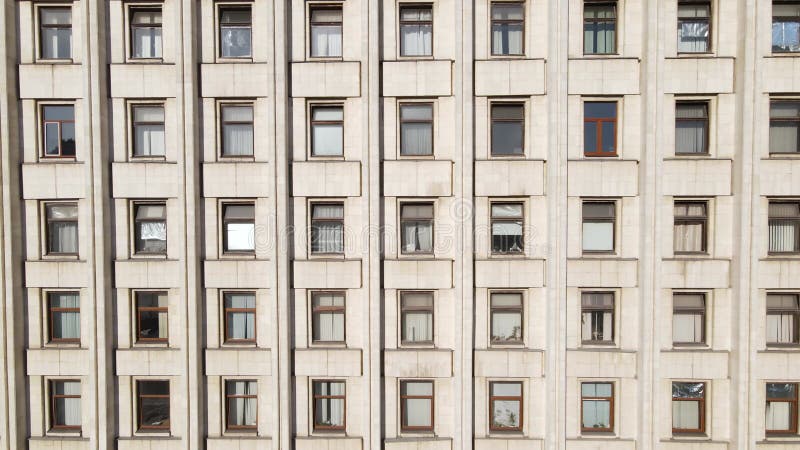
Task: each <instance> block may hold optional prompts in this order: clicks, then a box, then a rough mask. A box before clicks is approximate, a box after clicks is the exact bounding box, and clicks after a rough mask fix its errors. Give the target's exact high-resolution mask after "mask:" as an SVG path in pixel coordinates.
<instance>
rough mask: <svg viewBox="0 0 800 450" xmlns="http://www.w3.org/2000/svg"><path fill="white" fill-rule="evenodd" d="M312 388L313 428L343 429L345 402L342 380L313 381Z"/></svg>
mask: <svg viewBox="0 0 800 450" xmlns="http://www.w3.org/2000/svg"><path fill="white" fill-rule="evenodd" d="M313 389H314V429H315V430H325V431H337V430H344V428H345V427H344V425H345V417H346V414H345V411H346V404H347V403H346V399H345V384H344V381H314V388H313Z"/></svg>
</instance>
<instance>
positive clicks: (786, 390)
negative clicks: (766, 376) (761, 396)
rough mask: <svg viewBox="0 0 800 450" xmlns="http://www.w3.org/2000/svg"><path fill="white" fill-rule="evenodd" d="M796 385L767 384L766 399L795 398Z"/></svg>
mask: <svg viewBox="0 0 800 450" xmlns="http://www.w3.org/2000/svg"><path fill="white" fill-rule="evenodd" d="M796 392H797V385H796V384H794V383H767V398H785V399H793V398H795V397H797V393H796Z"/></svg>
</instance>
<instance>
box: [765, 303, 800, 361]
mask: <svg viewBox="0 0 800 450" xmlns="http://www.w3.org/2000/svg"><path fill="white" fill-rule="evenodd" d="M771 295H780V296H787V295H790V296H792V297H794V300H795V305H796V306H795V307H794V308H770V307H769V297H770V296H771ZM766 303H767V312H766V315H767V317H769V316H784V315H792V316H794V331H793V337H794V340H793V342H770V341H769V340H767V347H772V348H794V347H798V346H800V295H798V294H796V293H790V292H768V293H767V302H766Z"/></svg>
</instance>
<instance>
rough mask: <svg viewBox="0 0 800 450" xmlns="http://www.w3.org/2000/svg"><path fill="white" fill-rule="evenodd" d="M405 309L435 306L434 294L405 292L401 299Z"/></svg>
mask: <svg viewBox="0 0 800 450" xmlns="http://www.w3.org/2000/svg"><path fill="white" fill-rule="evenodd" d="M400 302H401V306H402V308H403V309H406V308H431V307H433V294H430V293H427V292H405V293H403V294H402V298H401V300H400Z"/></svg>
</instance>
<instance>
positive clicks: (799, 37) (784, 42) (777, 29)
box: [772, 18, 800, 52]
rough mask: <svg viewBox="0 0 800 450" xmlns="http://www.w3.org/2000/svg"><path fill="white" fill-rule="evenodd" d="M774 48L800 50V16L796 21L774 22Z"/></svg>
mask: <svg viewBox="0 0 800 450" xmlns="http://www.w3.org/2000/svg"><path fill="white" fill-rule="evenodd" d="M772 48H773V50H777V51H784V52H797V51H800V18H798V20H797V21H794V22H773V23H772Z"/></svg>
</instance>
